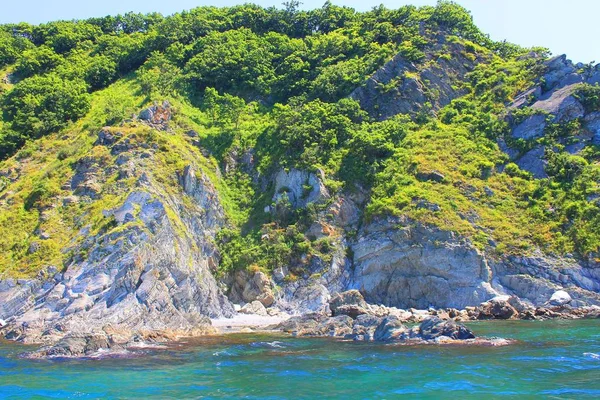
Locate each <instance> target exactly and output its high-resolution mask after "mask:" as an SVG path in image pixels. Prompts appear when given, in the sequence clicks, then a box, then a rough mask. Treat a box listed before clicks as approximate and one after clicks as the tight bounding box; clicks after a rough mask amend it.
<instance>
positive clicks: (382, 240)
mask: <svg viewBox="0 0 600 400" xmlns="http://www.w3.org/2000/svg"><path fill="white" fill-rule="evenodd" d="M411 225H412V226H411ZM352 249H353V251H354V274H353V276H352V281H351V284H350V285H351V287H354V288H357V289H360V292H361V293H363V294H364V295H365V299H366V300H367V301H368V302H369V303H375V304H384V305H387V306H394V307H399V308H410V307H415V308H421V309H424V308H428V307H429V306H430V305H432V306H435V307H453V308H463V307H465V306H468V305H477V304H479V303H481V302H482V301H485V300H488V299H490V298H492V297H494V296H496V295H497V292H496V291H495V290H494V289H492V287H491V285H490V284H489V280H490V276H491V271H490V269H489V267H488V265H487V262H486V260H485V258H484V256H483V255H482V254H481V252H480V251H478V250H477V249H475V248H474V247H473V246H472V245H470V244H468V243H466V242H464V241H461V239H460V238H456V237H454V235H453V234H451V233H449V232H443V231H439V230H436V229H435V228H429V227H424V226H421V225H419V224H413V223H412V222H411V221H405V220H402V219H394V218H390V219H381V220H376V221H373V222H372V223H370V224H368V225H366V226H365V227H364V228H363V229H362V230H361V231H360V232H359V237H358V239H357V241H356V243H354V244H353V246H352Z"/></svg>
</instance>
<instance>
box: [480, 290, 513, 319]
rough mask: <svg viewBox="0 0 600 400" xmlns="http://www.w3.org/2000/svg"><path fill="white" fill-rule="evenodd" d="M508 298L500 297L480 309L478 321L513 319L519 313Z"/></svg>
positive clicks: (483, 304)
mask: <svg viewBox="0 0 600 400" xmlns="http://www.w3.org/2000/svg"><path fill="white" fill-rule="evenodd" d="M508 300H509V297H508V296H498V297H495V298H493V299H490V300H489V301H486V302H485V303H482V304H481V305H480V306H479V307H478V310H477V311H478V313H479V314H478V316H477V318H478V319H511V318H516V317H517V316H518V315H519V312H518V311H517V310H516V309H515V308H514V307H513V306H512V305H511V304H510V302H509V301H508Z"/></svg>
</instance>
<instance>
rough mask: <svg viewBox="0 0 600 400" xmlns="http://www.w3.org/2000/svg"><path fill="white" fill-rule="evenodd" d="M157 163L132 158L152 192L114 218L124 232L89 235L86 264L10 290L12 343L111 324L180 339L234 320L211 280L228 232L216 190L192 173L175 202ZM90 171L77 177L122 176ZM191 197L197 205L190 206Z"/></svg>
mask: <svg viewBox="0 0 600 400" xmlns="http://www.w3.org/2000/svg"><path fill="white" fill-rule="evenodd" d="M147 160H148V161H146V160H144V159H140V158H132V161H134V162H136V163H141V165H142V166H143V169H144V170H145V171H146V175H147V178H146V180H145V183H144V186H143V187H137V188H136V189H135V190H132V191H131V192H130V193H129V195H128V196H127V197H126V198H125V200H124V201H123V203H122V204H121V205H119V206H118V207H116V208H114V209H111V210H107V211H106V214H105V215H107V217H109V218H111V219H114V221H115V222H116V223H117V224H121V226H119V227H118V229H108V230H104V231H100V233H98V234H91V233H90V230H89V229H86V228H84V229H82V230H81V232H80V237H79V238H77V240H76V241H75V242H76V243H77V244H76V247H75V248H73V249H70V250H73V253H74V254H85V257H74V258H73V259H71V260H70V261H69V263H68V264H67V266H66V268H65V271H64V273H55V274H54V275H52V274H51V273H50V274H49V275H50V277H49V278H43V277H40V278H39V279H36V280H33V281H27V282H23V284H20V285H14V286H13V285H10V284H4V285H2V287H1V288H0V318H2V319H5V320H6V321H8V326H7V327H5V330H4V332H6V335H7V337H9V338H12V339H14V340H20V341H23V342H26V343H55V342H58V341H59V340H60V339H61V338H63V337H65V335H66V334H68V333H74V332H76V333H77V334H78V335H80V336H83V337H86V336H88V335H92V334H95V333H96V332H99V331H101V330H102V328H103V327H104V326H105V325H107V324H110V325H112V326H113V327H115V329H118V330H120V331H121V330H122V331H123V332H127V334H126V336H129V337H132V336H133V335H136V334H137V333H140V332H153V334H159V333H161V334H162V333H164V332H169V335H173V336H174V337H177V336H180V335H195V334H200V333H206V332H208V331H210V330H211V329H212V328H210V320H209V319H208V317H209V316H210V317H231V316H233V315H234V310H233V306H232V305H231V303H230V302H229V301H228V300H227V298H226V297H225V296H224V295H223V293H222V292H221V291H220V289H219V288H218V286H217V282H216V281H215V279H214V278H213V276H212V274H211V270H212V269H214V268H215V266H216V265H217V263H218V260H219V254H218V251H217V249H216V247H215V235H216V232H217V231H218V230H219V229H221V228H222V227H223V226H224V225H225V217H224V212H223V209H222V207H221V204H220V201H219V197H218V195H217V192H216V189H215V188H214V186H213V185H212V183H211V182H210V180H209V179H208V178H207V177H206V176H205V175H204V174H203V173H201V172H193V173H192V171H199V169H197V168H194V167H189V168H187V174H186V178H185V179H183V178H182V181H185V185H183V182H182V187H181V192H180V193H178V195H177V196H171V195H170V194H166V193H165V192H164V191H163V190H162V188H161V186H159V185H157V182H156V181H155V180H154V178H153V176H152V169H151V168H148V165H147V164H144V163H146V162H151V161H150V159H147ZM80 165H82V166H85V167H84V168H83V169H82V170H79V172H76V175H77V174H78V173H80V174H81V175H86V174H88V173H92V174H93V176H94V177H95V179H96V181H97V182H103V181H104V180H105V179H106V174H111V173H112V172H111V171H110V170H109V169H106V168H100V166H99V165H97V164H95V161H89V160H88V161H84V162H83V163H82V164H80ZM76 168H78V167H76ZM86 179H87V178H86V177H85V176H80V177H78V178H75V177H74V178H73V181H72V183H73V184H74V185H75V186H76V187H79V185H80V183H81V182H85V180H86ZM182 196H189V198H188V199H185V200H186V201H185V202H184V201H183V199H182ZM167 208H169V209H170V210H171V211H172V213H171V214H172V215H174V216H175V217H173V218H176V220H172V219H171V217H169V215H167V214H168V213H167ZM182 232H183V233H182ZM261 305H262V304H261ZM57 326H58V327H60V329H56V328H55V327H57ZM76 342H81V340H80V339H77V340H76ZM70 347H72V346H70V345H69V348H70ZM56 351H58V350H56ZM69 352H72V353H77V352H78V350H77V351H71V350H69Z"/></svg>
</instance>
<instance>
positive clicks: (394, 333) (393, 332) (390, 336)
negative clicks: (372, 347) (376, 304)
mask: <svg viewBox="0 0 600 400" xmlns="http://www.w3.org/2000/svg"><path fill="white" fill-rule="evenodd" d="M406 330H407V329H406V327H405V326H404V325H403V324H402V321H400V319H399V318H398V317H396V316H389V317H385V318H384V319H383V320H382V321H381V323H380V324H379V325H378V326H377V328H376V329H375V333H374V334H373V339H374V340H376V341H381V342H388V341H392V340H398V339H400V336H401V335H402V334H403V333H405V332H406Z"/></svg>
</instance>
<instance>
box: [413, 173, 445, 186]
mask: <svg viewBox="0 0 600 400" xmlns="http://www.w3.org/2000/svg"><path fill="white" fill-rule="evenodd" d="M445 178H446V177H445V176H444V174H442V173H441V172H439V171H430V172H422V171H420V172H417V179H418V180H420V181H433V182H438V183H439V182H443V181H444V179H445Z"/></svg>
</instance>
